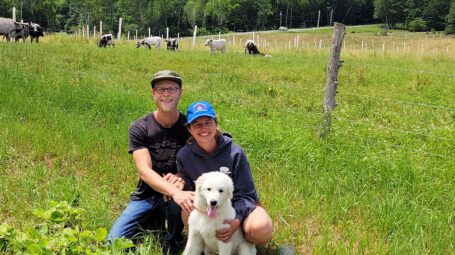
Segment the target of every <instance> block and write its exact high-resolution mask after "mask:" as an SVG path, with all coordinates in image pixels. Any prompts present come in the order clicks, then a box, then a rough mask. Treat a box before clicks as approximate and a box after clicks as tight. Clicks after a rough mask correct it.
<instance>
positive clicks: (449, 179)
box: [0, 28, 455, 254]
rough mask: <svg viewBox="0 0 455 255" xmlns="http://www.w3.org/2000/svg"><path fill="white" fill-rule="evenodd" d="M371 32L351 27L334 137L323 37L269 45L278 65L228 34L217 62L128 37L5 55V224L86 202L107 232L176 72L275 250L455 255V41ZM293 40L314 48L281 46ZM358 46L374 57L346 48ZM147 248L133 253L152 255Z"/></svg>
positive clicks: (0, 73)
mask: <svg viewBox="0 0 455 255" xmlns="http://www.w3.org/2000/svg"><path fill="white" fill-rule="evenodd" d="M352 31H355V32H352ZM376 34H377V30H376V29H366V28H358V30H352V29H349V28H348V30H347V34H346V47H345V49H344V51H343V52H342V57H341V59H342V60H343V61H344V63H343V67H342V68H341V69H340V73H339V75H340V77H339V89H338V90H339V93H338V94H337V102H338V106H337V108H336V109H335V113H334V120H333V126H332V130H331V133H330V135H329V136H328V137H327V138H326V139H318V138H316V136H315V133H316V128H317V126H318V125H319V123H320V121H321V111H322V101H323V97H324V82H325V69H326V64H327V60H328V52H329V50H328V48H327V45H328V43H325V44H324V45H325V47H322V48H318V47H314V46H315V45H314V44H313V42H316V41H320V40H325V41H327V40H328V41H330V36H331V31H325V32H324V31H322V32H318V33H314V32H311V33H306V32H305V31H299V32H295V31H290V32H289V33H281V32H280V33H269V34H261V33H260V37H261V38H262V39H266V40H268V41H269V45H268V46H267V45H266V44H264V47H260V49H264V50H265V51H266V52H267V53H270V54H272V55H273V57H272V58H261V57H250V56H247V55H245V54H243V49H242V47H241V43H240V39H242V40H243V41H244V40H245V39H247V38H248V37H249V36H248V35H242V36H237V37H236V39H235V40H237V42H235V40H234V38H232V35H230V36H228V38H227V39H228V40H232V41H230V43H231V44H230V49H229V50H228V54H226V55H221V54H215V55H213V56H210V55H209V54H208V49H207V48H206V47H204V46H203V45H202V44H203V43H202V41H203V40H204V39H202V38H201V39H198V43H197V46H195V47H191V39H187V38H185V39H184V40H183V41H182V43H181V50H180V52H167V51H166V50H159V51H158V50H154V49H152V50H146V49H142V48H141V49H136V48H135V44H134V42H126V41H122V42H120V43H118V44H117V46H116V48H114V49H112V48H107V49H100V48H98V47H97V46H96V45H95V42H94V40H82V39H81V38H75V37H72V36H67V35H54V36H48V37H45V38H43V40H42V42H41V43H40V44H39V45H36V44H30V43H27V44H22V43H17V44H14V43H0V60H1V61H0V99H1V100H0V176H1V179H0V201H1V206H0V222H8V223H9V224H10V225H13V226H15V227H16V228H17V229H22V228H26V227H28V226H31V225H33V224H34V223H35V221H36V220H35V219H34V217H33V216H32V210H33V209H36V208H43V207H45V206H46V202H47V201H49V200H56V201H63V200H65V201H69V202H71V201H73V200H77V201H78V204H79V206H80V207H81V208H84V209H85V210H87V215H86V219H85V221H84V225H83V226H82V227H84V228H90V229H93V228H97V227H105V228H107V229H109V228H110V226H111V225H112V223H113V221H114V220H115V219H116V218H117V216H118V215H119V214H120V213H121V211H122V210H123V209H124V208H125V206H126V204H127V202H128V198H129V194H130V192H132V191H133V189H134V187H135V185H136V182H137V179H138V177H137V174H136V172H135V167H134V165H133V162H132V159H131V156H130V155H128V153H127V139H128V137H127V129H128V126H129V124H130V123H131V122H132V121H134V120H135V119H137V118H139V117H141V116H143V115H145V114H147V113H148V112H150V111H152V110H153V109H154V108H153V102H152V100H151V97H150V91H149V90H150V87H149V80H150V79H151V77H152V75H153V74H154V73H155V72H156V71H157V70H160V69H173V70H176V71H178V72H179V73H180V74H181V75H182V77H183V80H184V85H183V88H184V95H183V98H182V101H181V104H180V110H181V111H185V109H186V107H187V106H188V105H189V104H190V103H191V102H193V101H195V100H208V101H210V102H212V103H213V105H214V107H215V109H216V111H217V113H218V115H219V120H220V125H221V127H222V129H223V130H224V131H226V132H229V133H230V134H232V135H233V137H234V140H235V142H237V143H238V144H240V145H241V146H242V147H243V148H244V149H245V151H246V153H247V155H248V157H249V160H250V164H251V166H252V171H253V175H254V179H255V182H256V186H257V189H258V191H259V195H260V197H261V201H262V203H263V204H264V206H265V207H266V208H267V210H268V211H269V213H270V215H271V217H272V219H273V221H274V227H275V232H274V238H273V241H272V243H271V244H270V248H273V247H277V246H279V245H282V244H291V245H293V246H294V247H295V249H296V253H297V254H453V253H454V252H455V244H454V243H455V242H454V240H455V170H454V169H455V73H454V70H455V53H454V52H455V39H454V38H448V37H440V35H439V34H437V35H436V36H434V37H432V35H430V36H427V35H426V34H412V35H409V36H408V35H406V34H405V33H402V34H401V36H399V35H398V34H400V32H397V31H394V32H393V33H392V36H391V37H393V39H390V35H389V36H388V37H383V36H377V35H376ZM296 35H299V38H300V39H301V40H302V38H307V39H306V40H307V41H308V42H311V46H310V47H306V46H303V45H309V44H303V43H301V44H300V45H301V47H299V48H297V49H295V48H293V47H291V48H286V45H289V44H288V42H289V41H290V40H294V39H292V38H294V37H295V36H296ZM315 36H317V37H315ZM323 38H324V39H323ZM409 38H414V43H415V50H412V49H410V50H408V51H406V50H402V51H400V50H387V51H383V49H382V45H381V42H383V41H384V40H394V41H396V42H397V45H403V43H404V42H406V40H410V39H409ZM416 38H419V39H418V40H419V41H418V42H416V41H417V39H416ZM303 40H305V39H303ZM351 40H352V41H354V42H357V45H359V42H361V41H365V42H366V41H368V42H372V41H373V40H374V41H373V42H374V43H376V45H381V47H377V48H376V50H373V48H372V47H370V48H369V49H363V50H362V49H361V48H359V47H357V48H353V47H349V42H350V41H351ZM275 41H277V43H276V45H275V43H270V42H275ZM234 42H235V44H234ZM291 44H292V43H291ZM421 44H424V45H429V46H428V47H427V48H426V50H420V51H419V49H421V48H420V46H419V45H421ZM292 45H293V44H292ZM438 45H444V46H438ZM437 47H439V48H438V50H436V48H437ZM403 49H404V48H403ZM147 247H148V246H146V245H144V246H143V247H142V248H141V249H140V250H138V251H139V253H140V254H150V253H151V252H152V251H151V250H150V249H149V248H147ZM264 253H268V252H264Z"/></svg>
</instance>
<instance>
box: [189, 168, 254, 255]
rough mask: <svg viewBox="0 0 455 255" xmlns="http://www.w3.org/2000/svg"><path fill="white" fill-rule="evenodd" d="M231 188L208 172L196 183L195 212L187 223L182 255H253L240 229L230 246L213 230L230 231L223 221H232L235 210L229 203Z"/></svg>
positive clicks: (217, 174)
mask: <svg viewBox="0 0 455 255" xmlns="http://www.w3.org/2000/svg"><path fill="white" fill-rule="evenodd" d="M233 193H234V184H233V182H232V180H231V178H230V177H229V176H228V175H226V174H224V173H221V172H209V173H205V174H203V175H201V176H200V177H199V178H198V179H197V180H196V197H195V201H194V205H195V209H194V210H193V211H192V212H191V214H190V217H189V219H188V228H189V230H188V242H187V243H186V247H185V251H184V252H183V254H184V255H200V254H201V253H202V252H204V254H205V255H209V254H220V255H232V254H239V255H255V254H256V247H255V246H254V244H252V243H249V242H247V241H246V240H245V239H244V238H243V233H242V227H241V226H240V227H239V228H238V229H237V230H236V231H235V233H234V234H233V235H232V238H231V241H230V242H229V243H224V242H222V241H220V240H218V239H217V238H216V233H215V232H216V230H218V229H222V228H227V227H229V225H228V224H223V221H224V220H225V219H234V218H235V210H234V208H233V207H232V204H231V199H232V196H233Z"/></svg>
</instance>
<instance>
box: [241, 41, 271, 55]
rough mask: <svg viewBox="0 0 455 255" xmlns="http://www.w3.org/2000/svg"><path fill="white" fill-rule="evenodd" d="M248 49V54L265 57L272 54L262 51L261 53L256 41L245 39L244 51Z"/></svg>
mask: <svg viewBox="0 0 455 255" xmlns="http://www.w3.org/2000/svg"><path fill="white" fill-rule="evenodd" d="M247 51H248V54H250V55H261V56H263V57H266V58H271V57H272V56H271V55H269V54H264V53H261V52H260V51H259V50H258V47H257V46H256V43H255V42H254V41H253V40H246V43H245V53H246V52H247Z"/></svg>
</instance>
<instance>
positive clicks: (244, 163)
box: [177, 101, 273, 244]
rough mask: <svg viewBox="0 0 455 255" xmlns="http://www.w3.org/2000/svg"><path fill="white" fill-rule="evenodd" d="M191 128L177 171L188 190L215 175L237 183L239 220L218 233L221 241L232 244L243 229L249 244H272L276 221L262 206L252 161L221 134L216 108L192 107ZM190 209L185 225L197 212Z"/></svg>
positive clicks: (235, 203) (235, 202) (184, 212)
mask: <svg viewBox="0 0 455 255" xmlns="http://www.w3.org/2000/svg"><path fill="white" fill-rule="evenodd" d="M187 127H188V130H189V132H190V134H191V138H190V140H189V141H188V144H186V145H185V146H184V147H183V148H182V149H181V150H180V151H179V152H178V153H177V169H178V170H179V173H180V175H181V176H182V178H183V179H184V180H185V189H186V190H192V191H194V190H195V186H194V181H195V180H196V179H197V178H198V177H199V176H201V175H202V174H203V173H206V172H211V171H220V172H224V173H226V174H228V175H229V176H230V177H231V178H232V180H233V182H234V197H233V199H232V205H233V207H234V208H235V210H236V214H237V215H236V218H235V219H228V220H226V221H225V223H227V224H229V225H230V227H229V228H225V229H221V230H219V231H217V237H218V239H219V240H221V241H223V242H229V241H230V239H231V236H232V234H233V233H234V232H235V230H237V228H239V227H240V226H241V227H242V230H243V233H244V235H245V239H246V240H248V241H249V242H251V243H254V244H264V243H267V242H268V241H270V240H271V239H272V230H273V226H272V220H271V219H270V217H269V215H268V213H267V212H266V211H265V210H264V208H262V206H261V205H260V203H259V197H258V195H257V192H256V188H255V186H254V182H253V177H252V174H251V170H250V166H249V163H248V159H247V157H246V155H245V152H244V151H243V150H242V148H240V146H238V145H237V144H235V143H234V142H232V138H231V136H229V135H227V134H222V133H221V132H220V131H219V130H218V123H217V119H216V114H215V111H214V110H213V107H212V106H211V105H210V104H209V103H208V102H204V101H198V102H195V103H193V104H191V105H190V106H189V108H188V111H187ZM189 202H190V201H189ZM189 207H190V209H189V210H188V209H185V208H184V210H182V218H183V221H184V222H185V224H186V222H187V219H188V216H189V213H188V212H189V211H190V210H192V209H194V206H193V205H192V204H191V205H190V206H189ZM187 208H188V207H187Z"/></svg>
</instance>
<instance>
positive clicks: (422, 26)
mask: <svg viewBox="0 0 455 255" xmlns="http://www.w3.org/2000/svg"><path fill="white" fill-rule="evenodd" d="M408 29H409V31H412V32H424V31H426V30H427V23H426V22H425V20H423V19H422V18H417V19H415V20H413V21H411V22H409V25H408Z"/></svg>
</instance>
